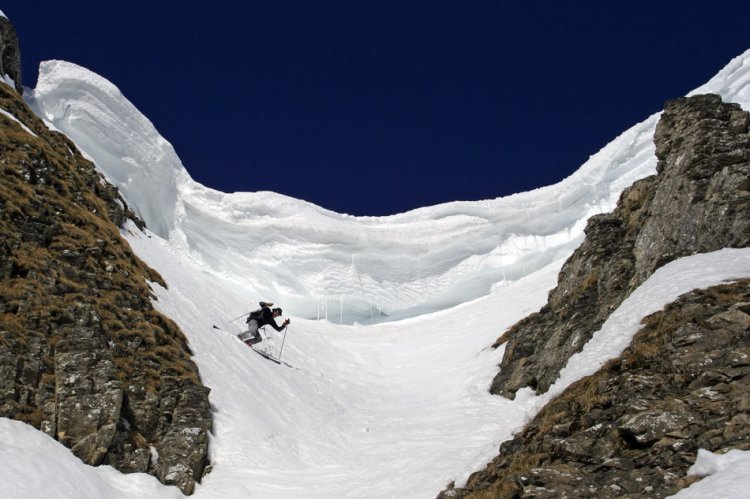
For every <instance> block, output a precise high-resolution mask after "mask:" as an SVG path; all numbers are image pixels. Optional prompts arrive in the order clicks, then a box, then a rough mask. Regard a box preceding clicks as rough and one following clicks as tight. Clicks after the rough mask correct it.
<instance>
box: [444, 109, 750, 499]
mask: <svg viewBox="0 0 750 499" xmlns="http://www.w3.org/2000/svg"><path fill="white" fill-rule="evenodd" d="M749 131H750V114H748V113H746V112H744V111H742V109H741V108H740V107H739V106H737V105H734V104H725V103H722V102H721V99H720V98H719V97H718V96H714V95H703V96H695V97H690V98H683V99H678V100H675V101H671V102H669V103H667V105H666V108H665V111H664V113H663V115H662V117H661V120H660V122H659V124H658V126H657V129H656V133H655V136H654V141H655V143H656V154H657V158H658V160H659V163H658V167H657V172H658V173H657V175H654V176H651V177H649V178H646V179H643V180H641V181H639V182H636V183H635V184H634V185H633V186H632V187H630V188H629V189H627V190H626V191H625V192H623V194H622V196H621V198H620V201H619V203H618V205H617V208H616V209H615V210H614V211H613V212H612V213H609V214H604V215H600V216H596V217H593V218H592V219H591V220H590V221H589V223H588V226H587V228H586V239H585V241H584V242H583V243H582V245H581V246H580V247H579V249H578V250H576V252H575V253H574V254H573V255H572V256H571V258H570V259H569V260H568V261H567V262H566V263H565V265H564V266H563V268H562V270H561V272H560V275H559V280H558V285H557V287H556V288H555V289H554V290H553V291H552V292H551V293H550V296H549V301H548V304H547V305H546V306H545V307H544V308H543V309H542V310H541V311H540V312H539V313H537V314H534V315H532V316H530V317H528V318H526V319H524V320H523V321H521V322H519V323H518V324H516V325H515V326H513V328H511V330H509V331H508V332H507V333H506V334H505V335H504V336H503V337H502V338H501V339H499V340H498V342H497V345H500V344H502V343H503V342H505V341H507V346H506V351H505V355H504V358H503V361H502V364H501V370H500V373H499V374H498V375H497V376H496V378H495V380H494V381H493V384H492V392H493V393H495V394H500V395H504V396H507V397H513V396H514V395H515V392H516V391H517V390H518V389H520V388H522V387H525V386H531V387H533V388H535V389H536V391H537V392H544V391H546V390H547V389H548V388H549V386H550V385H551V384H552V383H553V382H554V381H555V379H556V378H557V376H558V373H559V371H560V369H561V368H562V367H563V366H564V365H565V364H566V363H567V361H568V359H569V358H570V356H571V355H572V354H574V353H575V352H577V351H579V350H580V349H581V348H582V346H583V345H584V344H585V343H586V342H587V341H588V340H589V339H590V338H591V336H592V334H593V333H594V332H595V331H597V330H598V329H599V328H600V326H601V325H602V323H603V322H604V321H605V320H606V318H607V317H608V316H609V314H610V313H611V312H612V311H613V310H614V309H615V308H616V307H617V306H618V305H619V304H620V303H622V301H623V300H624V299H625V298H626V297H627V296H628V295H629V294H630V293H631V292H632V291H633V290H634V289H635V288H636V287H637V286H638V285H640V284H641V283H642V282H643V281H645V280H646V279H647V278H648V276H650V275H651V274H652V273H653V272H654V270H656V269H657V268H658V267H660V266H662V265H664V264H665V263H667V262H669V261H671V260H674V259H676V258H678V257H680V256H685V255H690V254H695V253H700V252H707V251H712V250H716V249H720V248H724V247H747V246H748V244H749V243H750V135H749ZM749 290H750V282H748V281H742V282H739V283H736V284H732V285H726V286H720V287H717V288H713V289H709V290H704V291H694V292H692V293H689V294H688V295H686V296H683V297H682V298H680V299H679V300H678V301H677V302H676V303H674V304H672V305H671V306H669V307H667V309H666V310H665V311H664V312H660V313H658V314H655V315H653V316H651V317H649V318H648V319H647V320H646V325H645V327H644V328H643V330H642V331H640V332H639V333H638V335H637V336H636V337H635V339H634V341H633V343H632V345H631V346H630V348H629V349H628V350H627V351H626V352H625V353H624V354H623V355H622V356H621V357H620V358H619V359H616V360H614V361H612V362H610V363H609V364H608V365H607V366H605V368H603V369H602V370H600V371H599V372H598V373H597V374H596V375H594V376H591V377H589V378H586V379H583V380H581V381H580V382H578V383H576V384H575V385H573V386H571V387H570V388H569V389H568V390H566V391H565V392H564V393H563V394H562V395H561V396H560V397H558V398H557V399H555V400H554V401H553V402H551V403H550V404H549V405H548V406H547V407H546V408H545V409H544V410H543V411H542V412H541V413H540V414H539V415H538V416H537V417H536V418H535V419H534V420H533V421H532V422H531V423H530V424H529V425H528V426H527V427H526V429H525V430H524V431H523V432H522V433H520V434H518V435H516V436H515V437H514V438H513V439H512V440H510V441H508V442H506V443H504V444H503V445H502V446H501V448H500V454H499V456H498V457H497V458H495V459H494V460H493V461H492V462H491V463H490V464H489V465H488V467H487V468H486V469H485V470H483V471H481V472H478V473H475V474H474V475H473V476H472V477H471V478H470V480H469V481H468V484H467V485H466V487H465V488H462V489H451V490H447V491H445V492H443V493H442V494H441V497H619V496H631V497H633V496H641V495H645V494H648V495H653V496H655V497H663V496H665V495H668V494H671V493H674V492H675V491H676V490H678V489H679V488H681V487H683V486H684V485H686V483H687V482H686V481H685V480H684V479H681V477H684V476H685V473H686V471H687V469H688V467H689V466H690V465H691V464H692V463H693V462H694V460H695V457H696V452H697V449H698V447H701V448H705V449H708V450H711V451H723V450H728V449H731V448H741V449H750V432H749V431H748V429H747V428H748V426H747V423H748V422H750V421H748V416H747V414H748V411H749V410H750V405H748V404H749V403H750V361H749V360H748V359H750V334H748V333H750V292H749Z"/></svg>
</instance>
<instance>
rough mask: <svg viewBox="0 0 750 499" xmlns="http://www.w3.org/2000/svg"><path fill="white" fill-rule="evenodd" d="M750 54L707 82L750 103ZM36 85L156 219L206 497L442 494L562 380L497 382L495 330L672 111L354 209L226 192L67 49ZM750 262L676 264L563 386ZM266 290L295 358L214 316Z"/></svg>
mask: <svg viewBox="0 0 750 499" xmlns="http://www.w3.org/2000/svg"><path fill="white" fill-rule="evenodd" d="M749 64H750V51H748V52H746V53H745V54H743V55H742V56H740V57H738V58H736V59H734V60H733V61H732V62H730V64H729V65H728V66H727V67H726V68H725V69H724V70H722V72H720V73H719V74H718V75H717V76H716V77H715V78H714V79H712V80H711V82H709V83H708V84H707V85H706V86H705V87H702V88H704V89H705V90H708V89H709V88H710V89H711V90H712V91H718V92H719V93H721V94H722V95H723V97H724V99H725V100H729V101H735V102H740V104H741V105H743V107H745V108H746V109H749V108H750V95H748V88H750V87H749V86H748V83H749V81H748V80H749V79H750V71H748V65H749ZM27 93H28V94H29V95H28V97H27V98H28V99H29V103H30V104H31V105H32V107H33V108H34V109H35V111H36V112H37V113H38V114H39V115H40V116H42V117H43V118H44V119H45V120H46V121H47V123H48V124H49V125H50V126H51V127H55V128H57V129H59V130H61V131H63V132H64V133H66V134H68V135H69V136H70V137H71V138H72V139H73V140H74V141H75V142H76V144H77V145H78V146H79V147H80V148H81V150H82V151H84V153H85V154H87V155H88V156H89V157H90V158H92V159H93V161H94V162H95V163H96V165H97V167H98V168H99V169H100V170H101V171H102V172H103V173H104V174H105V175H106V176H107V177H108V178H109V180H110V181H112V182H113V183H114V184H115V185H117V186H118V188H119V189H120V191H121V192H122V194H123V196H124V197H125V199H126V200H127V202H128V203H129V205H130V206H131V207H132V208H134V209H135V211H136V212H137V213H139V215H140V216H141V217H142V218H143V219H144V220H145V221H146V223H147V225H148V226H149V228H150V231H147V232H146V233H141V232H139V231H138V230H137V229H135V228H134V227H133V226H130V227H129V228H128V230H127V231H126V237H127V238H128V240H129V242H130V243H131V245H132V246H133V248H134V250H135V251H136V253H137V254H138V255H139V256H140V257H141V258H143V259H144V260H145V261H146V262H147V263H148V264H150V265H151V266H153V267H154V268H155V269H157V270H158V271H159V272H160V273H161V274H162V276H163V277H164V278H165V280H166V282H167V283H168V284H169V290H165V289H161V288H158V286H157V287H156V292H157V296H158V302H157V303H156V306H157V307H158V308H159V309H160V310H162V311H163V312H164V313H166V314H167V315H168V316H170V317H171V318H172V319H174V320H175V321H176V322H177V323H178V324H179V325H180V327H182V328H183V330H184V331H185V333H186V334H187V336H188V338H189V340H190V343H191V346H192V348H193V350H194V351H195V352H196V357H195V360H196V362H197V363H198V365H199V367H200V370H201V375H202V377H203V379H204V382H205V383H206V384H207V385H208V386H210V387H211V388H212V392H211V397H210V399H211V402H212V405H213V406H214V407H215V410H216V413H215V423H216V424H215V434H214V436H213V438H212V441H211V453H212V455H211V459H212V462H213V464H214V470H213V472H212V473H211V474H210V475H208V476H207V478H206V479H205V481H204V483H203V484H202V485H201V486H199V487H198V489H197V492H196V495H197V496H198V497H238V498H239V497H263V498H266V497H353V498H354V497H357V498H359V497H367V498H379V497H394V496H400V497H434V495H435V494H436V493H437V492H438V491H439V490H440V489H442V488H443V487H444V486H445V485H446V484H447V482H448V481H449V480H451V479H454V478H455V479H459V480H461V479H463V478H465V477H466V476H467V475H468V473H470V472H471V471H474V470H475V469H477V468H478V467H480V466H481V465H482V464H483V463H485V462H486V461H487V460H489V459H490V458H491V457H492V456H493V455H494V454H495V452H496V450H497V446H498V445H499V443H500V442H501V441H502V440H504V439H506V438H509V437H510V436H511V434H512V432H513V431H515V430H517V429H518V428H520V427H521V426H522V425H523V423H524V422H525V421H527V420H528V418H530V417H532V416H533V415H534V414H535V413H536V411H537V410H538V409H539V408H540V407H541V405H542V404H543V403H545V399H544V397H545V396H547V395H545V396H542V397H535V396H532V395H531V394H529V393H525V392H522V393H520V394H519V396H518V397H517V398H516V400H515V401H508V400H505V399H502V398H500V397H493V396H490V395H489V394H488V392H487V390H488V387H489V383H490V381H491V379H492V377H493V375H494V374H495V371H496V369H497V368H496V365H497V363H498V362H499V361H500V358H501V356H502V350H501V349H499V350H495V351H493V350H491V349H489V348H488V346H489V345H490V344H491V343H492V342H493V341H494V339H495V338H496V337H497V336H499V334H500V333H502V331H503V330H504V329H506V328H507V327H509V326H510V325H512V324H513V323H515V322H516V321H518V320H519V319H521V318H522V317H524V316H526V315H527V314H529V313H530V312H533V311H535V310H537V309H538V308H539V307H541V306H542V305H543V304H544V302H545V301H546V297H547V292H548V291H549V289H550V288H551V287H552V286H554V284H555V280H556V275H557V272H558V270H559V268H560V266H561V265H562V262H563V260H564V259H565V258H566V257H567V256H568V255H569V254H570V253H571V252H572V250H573V249H574V248H575V246H576V245H577V244H579V242H580V240H581V239H582V230H583V227H584V226H585V222H586V219H587V218H588V217H590V216H591V215H593V214H595V213H599V212H602V211H606V210H610V209H611V208H612V207H613V206H614V204H615V202H616V199H617V197H618V195H619V193H620V192H621V191H622V190H623V189H624V188H625V187H627V186H628V185H630V184H632V182H633V181H635V180H636V179H638V178H641V177H643V176H646V175H649V174H652V173H653V172H655V166H656V162H655V158H654V157H653V144H652V135H653V130H654V126H655V124H656V122H657V120H658V115H654V116H651V117H650V118H648V119H647V120H646V121H644V122H642V123H640V124H638V125H635V126H634V127H633V128H631V129H630V130H628V131H627V132H625V133H624V134H622V135H621V136H620V137H618V138H617V139H615V140H614V141H613V142H612V143H610V144H609V145H608V146H606V147H605V148H603V149H602V150H601V151H600V152H598V153H597V154H595V155H594V156H592V157H591V158H590V160H589V161H588V162H586V163H585V164H584V165H583V166H582V167H581V168H580V169H579V170H578V171H577V172H576V173H575V174H573V175H572V176H571V177H569V178H567V179H565V180H564V181H562V182H560V183H558V184H556V185H553V186H549V187H545V188H542V189H537V190H535V191H532V192H527V193H522V194H517V195H514V196H509V197H506V198H498V199H494V200H486V201H476V202H455V203H448V204H443V205H438V206H432V207H426V208H421V209H418V210H414V211H411V212H407V213H403V214H399V215H394V216H390V217H379V218H373V217H351V216H347V215H341V214H337V213H333V212H330V211H327V210H324V209H322V208H320V207H317V206H314V205H311V204H309V203H306V202H304V201H299V200H295V199H291V198H288V197H285V196H281V195H278V194H274V193H269V192H258V193H237V194H224V193H220V192H217V191H214V190H211V189H207V188H205V187H203V186H201V185H200V184H197V183H196V182H194V181H193V180H192V179H191V178H190V176H189V175H188V173H187V172H186V170H185V168H184V167H183V166H182V164H181V163H180V161H179V158H178V157H177V155H176V154H175V152H174V150H173V149H172V147H171V145H169V143H168V142H167V141H166V140H165V139H163V138H162V137H161V136H160V135H159V134H158V132H157V131H156V129H155V128H154V127H153V125H152V124H151V123H150V122H149V121H148V120H147V119H146V118H145V117H144V116H143V115H142V114H141V113H140V112H138V111H137V109H135V108H134V107H133V106H132V104H130V103H129V102H128V101H127V99H125V98H124V97H123V96H122V95H121V94H120V92H119V90H117V88H116V87H115V86H114V85H112V84H111V83H109V82H107V81H106V80H104V79H102V78H101V77H99V76H97V75H95V74H94V73H91V72H90V71H88V70H86V69H83V68H80V67H78V66H75V65H73V64H70V63H65V62H61V61H52V62H47V63H43V64H42V67H41V68H40V78H39V82H38V84H37V87H36V89H34V90H33V91H29V92H27ZM701 258H707V259H708V260H705V259H704V260H701ZM749 262H750V255H748V252H747V250H737V251H735V252H727V251H724V252H717V253H715V254H711V255H710V256H706V257H702V256H700V255H699V256H696V257H691V258H688V259H684V260H681V261H678V262H675V263H673V264H670V266H668V267H665V269H662V270H660V271H659V272H657V273H656V274H655V275H654V276H653V277H652V278H651V279H649V280H648V281H647V282H646V283H644V285H643V286H642V288H641V289H643V290H644V291H642V292H640V290H639V292H640V293H641V294H640V295H639V294H638V292H636V293H634V296H640V298H638V299H636V298H633V297H631V298H633V300H630V299H629V300H628V301H626V302H625V303H623V305H622V306H621V307H620V309H618V311H616V312H615V313H614V314H613V316H612V317H613V318H612V319H610V321H611V322H612V325H611V326H608V325H607V324H609V323H610V321H608V323H607V324H605V326H604V327H603V328H602V330H601V331H600V332H598V333H597V334H596V335H595V337H594V339H592V341H591V342H590V345H587V346H586V348H585V349H584V352H582V355H583V354H586V355H587V356H586V357H584V358H583V360H582V361H581V364H580V365H579V366H578V367H579V369H576V370H566V371H564V372H563V377H562V380H561V381H560V382H559V383H558V384H556V385H555V386H554V387H553V390H562V389H564V387H565V386H567V384H568V383H569V382H571V381H573V380H575V379H578V378H579V377H580V376H583V375H585V373H587V372H589V371H591V370H594V369H596V368H597V367H598V366H599V365H600V363H601V362H603V361H604V360H606V359H607V358H609V357H611V356H614V355H617V353H618V352H619V350H617V349H618V348H619V349H620V350H621V348H622V345H623V344H624V345H626V344H627V341H629V336H627V335H632V333H633V332H634V331H632V329H633V328H634V327H636V326H635V325H637V323H638V321H639V319H640V318H641V317H642V316H643V315H645V314H647V313H648V312H647V310H651V309H652V308H653V307H656V309H658V308H660V307H661V306H662V305H663V304H665V303H668V302H669V301H672V300H673V299H674V298H675V297H676V293H677V294H679V293H680V292H684V291H688V290H690V289H692V288H693V287H695V286H696V285H706V286H707V285H710V284H711V283H716V282H720V281H721V280H722V279H725V278H733V277H734V278H736V277H742V276H748V275H750V263H749ZM682 276H688V277H689V279H688V280H683V279H682ZM701 279H703V280H702V281H701ZM698 282H701V284H696V283H698ZM257 299H270V300H273V301H277V302H279V303H281V305H283V306H284V309H285V311H286V312H287V313H291V315H292V316H293V322H292V327H291V328H290V330H289V332H288V336H287V338H286V343H285V347H284V360H285V361H286V362H288V363H289V364H290V365H291V366H293V367H287V366H284V365H281V366H278V365H276V364H273V363H271V362H269V361H267V360H265V359H263V358H261V357H260V356H258V355H256V354H254V353H253V352H252V351H251V350H250V349H248V348H246V347H245V346H244V345H243V344H241V343H240V342H239V340H237V339H236V338H234V337H233V336H232V335H231V334H228V333H226V332H222V331H220V330H217V329H214V328H213V327H212V326H213V325H217V326H219V327H220V328H222V329H224V330H225V331H228V332H232V333H234V332H238V331H239V330H240V325H241V323H242V321H241V320H240V321H236V322H234V323H233V322H231V319H233V318H235V317H237V316H238V315H240V314H242V313H244V312H247V311H249V309H250V308H251V307H252V305H253V303H252V302H254V301H257ZM287 315H288V314H287ZM318 317H323V318H325V317H327V318H328V319H329V320H328V321H318V320H314V319H317V318H318ZM385 318H387V319H388V321H385V322H383V321H382V319H385ZM339 322H342V323H344V324H337V323H339ZM371 322H375V323H376V324H374V325H364V324H366V323H371ZM378 322H379V323H378ZM623 331H624V332H623ZM602 335H603V336H602ZM270 336H271V337H270V338H269V340H268V341H267V342H266V343H265V346H266V347H267V348H271V349H273V348H274V347H275V348H278V347H279V343H280V339H281V338H280V337H279V335H278V334H277V333H275V332H272V333H270ZM602 337H604V338H606V340H604V341H602V340H601V338H602ZM615 339H618V341H614V340H615ZM597 342H599V343H597ZM601 343H603V344H604V345H605V346H608V347H610V349H605V348H603V347H601V346H596V345H599V344H601ZM586 352H588V353H586ZM580 366H583V367H584V368H586V369H580ZM551 392H552V390H551ZM553 393H554V392H553ZM549 396H551V395H549ZM0 431H2V432H4V433H5V434H10V435H13V438H18V439H24V441H26V440H28V439H31V440H33V439H34V438H35V437H31V436H28V435H25V434H24V435H25V436H19V434H18V432H17V431H16V426H15V425H14V424H11V423H9V422H7V421H4V420H0ZM30 445H34V446H37V445H38V446H39V449H40V451H39V453H34V452H32V453H31V454H29V456H31V457H28V456H23V457H20V458H19V461H18V463H19V464H18V467H17V468H15V469H16V471H15V472H14V473H17V474H18V475H19V476H22V477H23V479H22V480H17V481H15V482H12V483H14V484H17V486H18V488H19V489H18V491H19V495H18V496H19V497H36V495H35V494H37V493H39V492H40V491H41V489H39V488H38V487H43V486H44V485H47V486H48V485H49V480H47V483H46V484H44V485H41V484H37V483H36V482H38V480H36V479H35V477H36V476H37V475H36V472H35V465H34V463H35V462H37V461H39V460H41V461H44V460H45V458H44V457H42V456H43V454H44V453H46V452H47V448H48V447H54V446H55V445H56V444H54V442H52V441H49V442H47V441H45V443H38V442H37V441H34V443H33V444H30ZM35 448H36V447H35ZM3 452H6V449H5V447H0V453H3ZM0 455H2V454H0ZM12 455H13V454H6V455H5V456H4V457H3V459H4V460H7V459H10V456H12ZM13 459H16V458H15V457H13ZM60 462H61V463H62V464H60V466H62V467H64V468H65V469H66V470H67V472H68V473H69V474H70V475H71V476H74V477H77V479H79V480H80V481H83V482H86V484H87V485H90V486H91V487H93V488H94V489H96V490H101V491H103V492H102V496H105V497H108V496H109V497H128V496H131V497H132V496H134V495H138V496H139V497H150V496H155V495H156V494H158V493H160V492H158V491H159V490H162V491H165V490H166V489H164V488H162V487H159V486H158V485H153V484H152V483H151V481H149V480H150V479H148V478H143V480H144V485H142V486H141V485H137V486H136V487H137V488H138V493H137V494H132V493H131V492H128V489H127V487H125V486H124V485H122V484H123V483H124V482H121V480H125V478H122V477H121V476H120V475H118V474H116V473H105V472H101V471H91V469H90V468H87V467H85V466H83V465H80V463H77V462H76V461H69V460H64V461H60ZM0 473H2V474H7V473H9V472H4V471H0ZM0 477H2V478H3V479H4V478H5V477H4V476H2V475H0ZM64 479H65V478H63V477H60V478H54V480H64ZM138 480H141V478H138ZM128 483H130V482H128ZM138 483H140V482H138ZM146 483H147V485H145V484H146ZM35 487H37V488H35ZM169 490H170V491H171V492H168V493H174V491H173V489H169ZM123 491H124V492H123ZM129 494H130V495H129ZM92 497H93V496H92Z"/></svg>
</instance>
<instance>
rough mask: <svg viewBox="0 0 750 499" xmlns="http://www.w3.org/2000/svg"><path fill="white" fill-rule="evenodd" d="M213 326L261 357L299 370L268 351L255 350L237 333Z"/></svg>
mask: <svg viewBox="0 0 750 499" xmlns="http://www.w3.org/2000/svg"><path fill="white" fill-rule="evenodd" d="M213 328H214V329H217V330H219V331H222V332H224V333H227V334H231V335H232V336H234V337H235V338H237V340H239V341H240V342H241V343H242V344H243V345H246V346H247V347H248V348H250V350H252V351H253V352H255V353H257V354H258V355H260V356H261V357H263V358H264V359H268V360H270V361H271V362H273V363H274V364H278V365H280V366H286V367H289V368H291V369H296V370H298V371H300V370H301V369H300V368H298V367H295V366H293V365H291V364H289V363H287V362H284V361H283V360H279V359H276V358H274V357H273V356H271V354H268V353H266V352H264V351H262V350H256V349H255V348H253V346H252V345H248V344H247V343H245V342H244V341H242V340H240V339H239V338H238V337H237V335H236V334H234V333H230V332H229V331H226V330H224V329H221V328H220V327H219V326H217V325H215V324H214V325H213Z"/></svg>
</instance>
